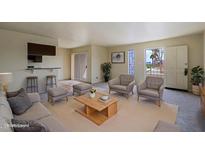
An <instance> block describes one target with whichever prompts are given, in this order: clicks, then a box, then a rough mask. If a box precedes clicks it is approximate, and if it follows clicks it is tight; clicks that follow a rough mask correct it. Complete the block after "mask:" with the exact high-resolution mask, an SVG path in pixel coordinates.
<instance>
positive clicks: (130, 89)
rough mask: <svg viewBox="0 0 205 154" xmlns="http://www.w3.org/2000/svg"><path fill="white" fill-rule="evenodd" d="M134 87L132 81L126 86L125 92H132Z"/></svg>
mask: <svg viewBox="0 0 205 154" xmlns="http://www.w3.org/2000/svg"><path fill="white" fill-rule="evenodd" d="M134 86H135V80H134V81H132V82H130V83H129V84H128V86H127V90H128V91H132V90H133V88H134Z"/></svg>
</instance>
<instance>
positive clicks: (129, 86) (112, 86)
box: [108, 74, 135, 97]
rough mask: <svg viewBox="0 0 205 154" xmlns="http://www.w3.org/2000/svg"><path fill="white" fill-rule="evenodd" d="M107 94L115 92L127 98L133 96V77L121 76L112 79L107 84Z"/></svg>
mask: <svg viewBox="0 0 205 154" xmlns="http://www.w3.org/2000/svg"><path fill="white" fill-rule="evenodd" d="M108 85H109V93H110V92H111V91H116V92H119V93H123V94H126V96H127V97H129V95H130V93H132V94H133V88H134V86H135V79H134V76H133V75H128V74H121V75H120V76H119V77H117V78H115V79H112V80H110V81H109V82H108Z"/></svg>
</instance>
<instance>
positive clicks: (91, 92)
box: [90, 88, 96, 98]
mask: <svg viewBox="0 0 205 154" xmlns="http://www.w3.org/2000/svg"><path fill="white" fill-rule="evenodd" d="M95 93H96V89H94V88H92V89H91V90H90V97H91V98H94V97H95Z"/></svg>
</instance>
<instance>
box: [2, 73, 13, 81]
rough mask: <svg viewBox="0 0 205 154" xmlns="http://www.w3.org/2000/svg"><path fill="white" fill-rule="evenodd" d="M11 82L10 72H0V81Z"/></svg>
mask: <svg viewBox="0 0 205 154" xmlns="http://www.w3.org/2000/svg"><path fill="white" fill-rule="evenodd" d="M10 82H12V73H0V83H6V84H7V83H10Z"/></svg>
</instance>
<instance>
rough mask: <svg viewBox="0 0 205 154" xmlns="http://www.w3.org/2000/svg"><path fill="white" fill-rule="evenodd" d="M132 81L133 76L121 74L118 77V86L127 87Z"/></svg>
mask: <svg viewBox="0 0 205 154" xmlns="http://www.w3.org/2000/svg"><path fill="white" fill-rule="evenodd" d="M133 80H134V76H133V75H128V74H122V75H120V84H121V85H125V86H127V85H128V84H129V83H130V82H132V81H133Z"/></svg>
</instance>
